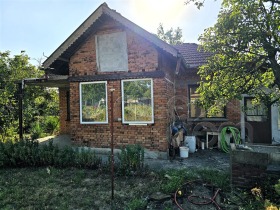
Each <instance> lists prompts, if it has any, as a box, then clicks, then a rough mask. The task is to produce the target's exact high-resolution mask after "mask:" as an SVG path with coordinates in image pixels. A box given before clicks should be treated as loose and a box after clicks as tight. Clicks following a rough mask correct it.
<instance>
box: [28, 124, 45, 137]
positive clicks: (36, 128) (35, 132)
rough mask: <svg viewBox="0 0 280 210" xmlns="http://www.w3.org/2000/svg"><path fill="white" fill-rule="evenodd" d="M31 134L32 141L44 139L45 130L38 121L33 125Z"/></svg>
mask: <svg viewBox="0 0 280 210" xmlns="http://www.w3.org/2000/svg"><path fill="white" fill-rule="evenodd" d="M30 134H31V138H32V139H38V138H41V137H43V128H42V127H41V125H40V123H39V122H38V121H36V122H34V123H32V124H31V128H30Z"/></svg>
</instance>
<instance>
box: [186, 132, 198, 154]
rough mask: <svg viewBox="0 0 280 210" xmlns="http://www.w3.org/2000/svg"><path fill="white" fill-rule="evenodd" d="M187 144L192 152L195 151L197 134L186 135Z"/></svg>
mask: <svg viewBox="0 0 280 210" xmlns="http://www.w3.org/2000/svg"><path fill="white" fill-rule="evenodd" d="M185 144H188V146H189V149H190V150H189V151H190V153H194V152H195V148H196V138H195V136H186V137H185Z"/></svg>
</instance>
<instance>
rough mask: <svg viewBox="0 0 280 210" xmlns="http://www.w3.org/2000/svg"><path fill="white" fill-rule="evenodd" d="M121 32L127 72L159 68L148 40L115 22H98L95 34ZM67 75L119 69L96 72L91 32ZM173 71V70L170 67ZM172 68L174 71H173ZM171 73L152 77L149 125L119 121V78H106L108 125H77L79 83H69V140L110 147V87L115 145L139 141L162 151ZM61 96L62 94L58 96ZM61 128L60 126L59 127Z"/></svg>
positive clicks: (166, 70)
mask: <svg viewBox="0 0 280 210" xmlns="http://www.w3.org/2000/svg"><path fill="white" fill-rule="evenodd" d="M117 31H125V32H126V37H127V50H128V69H129V70H128V72H144V71H157V70H158V68H159V60H160V59H159V52H158V50H157V49H156V48H155V47H154V46H153V45H152V44H151V43H149V42H147V41H146V40H144V39H143V38H142V37H139V36H138V35H136V34H134V33H133V32H132V31H130V30H128V29H124V28H121V27H120V26H119V25H118V23H116V22H115V21H108V22H106V23H104V24H103V25H102V27H101V28H100V29H99V30H98V32H97V33H96V34H105V33H112V32H117ZM69 69H70V73H69V74H70V76H83V75H97V74H122V72H115V73H114V72H110V73H108V72H106V73H104V72H103V73H102V72H98V71H97V62H96V49H95V34H92V35H91V36H90V37H89V38H88V39H87V41H86V42H85V43H84V44H83V45H81V47H80V48H79V49H78V50H77V51H76V52H75V54H74V55H73V56H72V57H71V59H70V63H69ZM171 69H172V67H171V66H168V67H164V66H161V69H160V70H164V71H165V72H168V71H171ZM172 70H173V69H172ZM173 71H174V70H173ZM170 79H171V76H170V75H167V78H154V79H153V87H154V89H153V96H154V123H153V124H151V125H149V124H148V125H126V124H122V122H121V120H120V119H121V117H122V112H121V101H122V100H121V80H110V81H107V91H108V92H107V93H108V119H109V123H108V124H81V123H80V98H79V97H80V96H79V82H70V104H71V106H70V113H71V116H70V118H71V123H70V126H69V127H70V133H71V138H72V141H73V142H74V143H75V144H77V145H87V146H92V147H109V146H110V140H111V135H110V122H111V110H112V107H110V100H111V93H110V91H109V90H110V89H111V88H114V89H115V91H114V93H113V94H114V98H113V102H114V107H113V109H114V111H113V113H114V117H113V125H114V143H115V146H116V147H121V146H123V145H126V144H141V145H142V146H144V147H145V148H147V149H151V150H158V151H166V150H167V148H168V143H167V139H168V137H167V131H168V123H169V120H168V111H167V110H168V100H169V98H171V97H172V95H173V94H174V91H173V90H174V88H173V84H172V82H170ZM62 93H63V92H62ZM61 97H62V95H61ZM63 128H64V127H62V129H63Z"/></svg>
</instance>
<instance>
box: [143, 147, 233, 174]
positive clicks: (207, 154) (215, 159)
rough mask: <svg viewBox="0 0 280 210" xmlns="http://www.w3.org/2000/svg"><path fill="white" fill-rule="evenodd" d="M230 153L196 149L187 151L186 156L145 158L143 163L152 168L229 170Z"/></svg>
mask: <svg viewBox="0 0 280 210" xmlns="http://www.w3.org/2000/svg"><path fill="white" fill-rule="evenodd" d="M229 162H230V155H229V154H227V153H224V152H222V151H220V150H218V149H207V150H197V151H196V152H195V153H189V157H188V158H180V157H179V156H177V157H176V158H175V159H169V160H155V159H146V160H145V163H146V164H147V165H148V166H149V167H151V168H152V169H156V170H160V169H173V168H176V169H184V168H209V169H215V170H219V171H228V170H229Z"/></svg>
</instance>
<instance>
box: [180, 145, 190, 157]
mask: <svg viewBox="0 0 280 210" xmlns="http://www.w3.org/2000/svg"><path fill="white" fill-rule="evenodd" d="M180 157H182V158H187V157H189V148H188V147H180Z"/></svg>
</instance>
